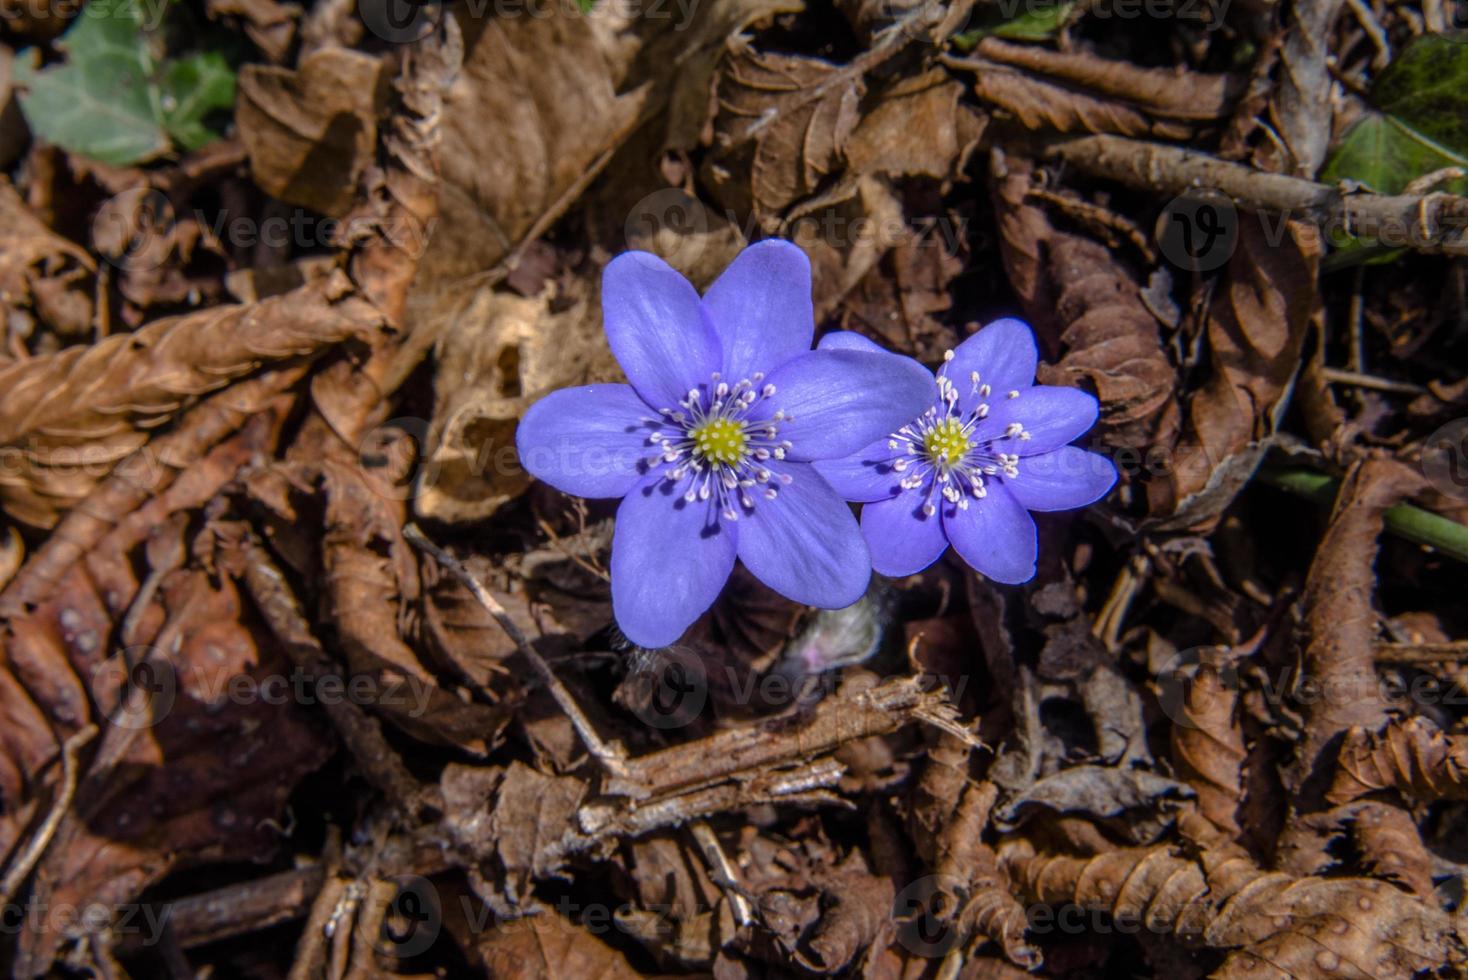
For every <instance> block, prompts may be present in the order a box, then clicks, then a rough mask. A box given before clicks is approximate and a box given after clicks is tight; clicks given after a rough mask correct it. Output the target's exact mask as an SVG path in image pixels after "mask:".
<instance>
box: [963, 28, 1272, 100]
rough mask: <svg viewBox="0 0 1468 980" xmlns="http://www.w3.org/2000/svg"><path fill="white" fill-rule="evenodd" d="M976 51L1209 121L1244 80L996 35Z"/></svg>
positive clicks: (1234, 97) (1094, 89)
mask: <svg viewBox="0 0 1468 980" xmlns="http://www.w3.org/2000/svg"><path fill="white" fill-rule="evenodd" d="M978 53H979V55H980V56H981V57H984V58H988V59H989V60H991V61H995V62H998V63H1000V64H1004V65H1009V66H1011V67H1014V68H1022V69H1024V70H1026V71H1030V72H1035V73H1037V74H1041V75H1049V76H1050V77H1051V78H1054V79H1057V80H1059V81H1061V82H1065V83H1067V84H1069V85H1073V86H1077V87H1079V88H1083V89H1086V90H1087V91H1093V92H1098V93H1101V94H1103V95H1108V96H1111V97H1113V98H1118V99H1124V100H1125V101H1127V102H1131V103H1132V104H1134V105H1136V106H1137V107H1138V108H1139V109H1142V110H1144V111H1146V112H1148V113H1151V114H1153V115H1157V116H1165V117H1167V118H1170V119H1190V120H1207V119H1220V118H1222V117H1223V116H1226V115H1228V113H1229V112H1230V110H1231V107H1232V105H1233V102H1234V100H1235V99H1236V98H1237V97H1238V95H1239V93H1240V91H1241V90H1242V88H1243V81H1244V80H1243V79H1242V78H1241V77H1238V76H1235V75H1209V74H1205V73H1203V72H1197V71H1182V70H1177V69H1171V68H1139V67H1137V66H1136V65H1133V64H1130V63H1128V62H1125V61H1114V60H1111V59H1108V58H1101V57H1098V56H1096V55H1094V54H1091V53H1089V52H1087V51H1051V50H1049V49H1047V48H1043V47H1039V46H1037V45H1031V44H1013V43H1010V42H1008V41H1002V40H1000V39H999V38H997V37H986V38H984V40H982V41H980V42H979V46H978Z"/></svg>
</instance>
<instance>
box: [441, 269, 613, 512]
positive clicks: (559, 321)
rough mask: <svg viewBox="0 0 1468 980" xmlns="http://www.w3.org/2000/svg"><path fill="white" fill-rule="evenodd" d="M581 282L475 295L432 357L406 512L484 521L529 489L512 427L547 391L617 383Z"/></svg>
mask: <svg viewBox="0 0 1468 980" xmlns="http://www.w3.org/2000/svg"><path fill="white" fill-rule="evenodd" d="M589 288H590V284H589V282H588V280H587V279H585V278H572V277H565V278H563V279H560V280H553V281H552V282H551V283H550V284H548V285H547V288H546V289H545V290H543V291H542V292H541V293H539V294H538V295H536V296H531V297H519V296H514V295H512V294H508V293H502V292H494V291H487V290H486V291H481V292H479V293H477V294H476V295H475V296H474V298H473V301H472V304H471V307H470V309H469V310H468V311H467V314H468V315H467V317H466V319H465V321H464V325H463V326H462V327H461V328H460V329H457V330H453V331H450V332H448V333H446V334H445V335H444V336H443V338H442V339H441V340H440V342H439V347H438V351H437V359H438V370H437V373H436V386H435V387H436V390H435V404H434V411H433V421H432V423H431V425H430V427H429V430H428V448H427V454H428V455H427V459H426V461H425V464H424V466H423V468H422V472H421V475H420V476H419V478H418V494H417V495H416V496H415V497H414V503H413V507H414V510H415V511H416V512H417V513H418V514H419V515H421V516H423V517H431V518H434V519H436V520H443V521H468V520H479V519H482V518H484V517H488V516H489V515H490V514H493V513H494V512H495V511H496V510H498V509H499V508H500V507H501V506H502V505H503V504H504V503H505V502H507V501H509V500H511V499H513V498H514V497H517V496H519V494H520V493H521V492H523V491H524V490H525V488H526V487H528V486H529V485H530V477H529V475H528V474H526V473H525V472H524V470H522V469H521V468H520V463H519V457H518V455H517V454H516V452H515V427H516V425H517V423H518V420H519V417H520V415H521V414H523V413H524V411H525V408H526V407H527V406H528V405H529V404H530V403H531V402H532V401H534V400H535V398H537V397H539V396H540V395H542V394H544V393H545V392H547V391H550V390H553V389H555V388H559V387H563V386H567V385H576V384H587V383H590V382H592V381H613V380H620V379H621V377H622V375H621V370H620V368H618V367H617V365H616V362H615V361H614V360H613V359H612V356H611V351H610V350H609V349H608V347H607V343H606V338H605V336H604V335H603V333H602V329H601V323H600V316H599V315H598V311H597V307H596V302H595V296H594V295H592V294H590V293H588V292H587V291H586V290H588V289H589Z"/></svg>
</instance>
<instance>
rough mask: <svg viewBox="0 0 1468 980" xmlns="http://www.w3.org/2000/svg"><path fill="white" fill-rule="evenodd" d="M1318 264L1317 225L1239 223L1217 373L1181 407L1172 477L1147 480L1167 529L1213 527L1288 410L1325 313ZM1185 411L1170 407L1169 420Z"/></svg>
mask: <svg viewBox="0 0 1468 980" xmlns="http://www.w3.org/2000/svg"><path fill="white" fill-rule="evenodd" d="M1274 232H1277V233H1278V235H1279V241H1277V242H1271V240H1270V239H1271V237H1272V235H1273V233H1274ZM1319 264H1320V236H1319V235H1318V234H1315V233H1314V231H1313V229H1311V228H1307V227H1304V226H1303V225H1301V224H1300V223H1299V222H1285V221H1284V219H1280V223H1279V224H1276V225H1275V226H1274V229H1273V231H1271V230H1270V229H1269V228H1268V227H1267V224H1266V223H1265V222H1259V221H1242V222H1240V223H1239V236H1238V245H1237V248H1236V249H1235V251H1234V253H1233V257H1232V258H1231V259H1230V260H1229V263H1228V265H1227V266H1225V272H1224V277H1223V281H1222V282H1221V283H1220V284H1219V287H1218V289H1217V290H1216V291H1215V292H1214V294H1213V300H1212V303H1211V305H1210V306H1209V316H1208V325H1207V329H1206V336H1207V341H1208V350H1209V363H1210V365H1211V368H1212V373H1211V375H1210V376H1209V377H1208V379H1207V380H1206V381H1205V382H1204V383H1203V387H1202V388H1201V389H1200V390H1199V391H1198V392H1197V393H1196V394H1194V395H1193V397H1192V399H1191V400H1190V401H1189V402H1188V403H1187V407H1186V411H1185V412H1183V413H1182V414H1183V417H1182V429H1181V436H1180V438H1179V439H1178V442H1177V445H1176V446H1175V448H1174V449H1173V451H1172V453H1171V459H1172V465H1171V467H1170V472H1169V473H1168V475H1167V476H1168V478H1167V479H1166V480H1154V481H1152V482H1151V483H1149V484H1148V494H1149V497H1150V498H1151V510H1152V512H1153V513H1154V514H1158V515H1168V516H1166V517H1165V519H1163V520H1160V521H1159V523H1158V524H1157V527H1158V528H1160V529H1163V530H1182V529H1185V528H1199V527H1206V526H1208V525H1210V524H1211V523H1212V522H1213V521H1214V520H1216V519H1217V517H1218V515H1219V514H1221V513H1222V512H1223V510H1224V508H1225V507H1227V506H1228V504H1229V503H1230V502H1231V501H1232V500H1233V499H1234V497H1235V496H1237V494H1238V492H1239V491H1240V490H1241V489H1242V488H1243V486H1244V484H1246V483H1247V482H1248V481H1249V479H1250V478H1251V477H1252V476H1253V473H1254V470H1255V468H1256V467H1257V466H1258V464H1259V460H1260V459H1262V458H1263V454H1264V452H1265V450H1266V449H1267V448H1268V445H1269V443H1268V440H1269V439H1270V438H1271V437H1272V436H1273V435H1274V433H1275V432H1276V431H1277V429H1278V427H1279V424H1280V421H1281V419H1282V418H1283V415H1284V411H1285V409H1286V408H1287V407H1288V404H1289V394H1290V390H1291V386H1292V383H1293V381H1294V378H1295V373H1296V371H1297V370H1298V369H1299V366H1300V350H1301V347H1302V346H1303V345H1304V342H1305V337H1306V335H1307V334H1308V333H1309V332H1310V330H1311V329H1312V328H1313V326H1314V325H1315V324H1316V322H1317V320H1318V319H1319V318H1320V317H1321V316H1322V315H1323V311H1322V308H1321V301H1320V294H1319V289H1318V271H1319ZM1178 411H1179V409H1178V408H1177V407H1176V406H1172V407H1170V408H1169V409H1168V411H1167V412H1166V413H1164V416H1163V419H1164V421H1163V424H1164V426H1165V427H1166V426H1169V425H1170V424H1173V421H1174V420H1173V413H1175V412H1178Z"/></svg>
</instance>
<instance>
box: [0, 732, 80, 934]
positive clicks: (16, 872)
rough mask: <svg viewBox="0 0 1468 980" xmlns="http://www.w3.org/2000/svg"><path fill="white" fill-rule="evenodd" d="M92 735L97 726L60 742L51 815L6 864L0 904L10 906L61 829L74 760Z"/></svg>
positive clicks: (73, 788) (68, 802)
mask: <svg viewBox="0 0 1468 980" xmlns="http://www.w3.org/2000/svg"><path fill="white" fill-rule="evenodd" d="M96 735H97V726H96V725H88V726H87V727H86V728H83V729H82V730H81V731H79V732H76V733H75V734H73V735H72V736H71V737H70V738H68V739H67V740H66V741H65V742H64V743H62V746H61V792H60V794H59V795H58V796H57V797H56V802H55V803H54V804H53V805H52V807H51V812H49V813H47V814H46V819H45V820H44V821H42V822H41V826H40V827H39V828H38V829H37V830H36V833H35V836H33V837H32V838H31V839H30V841H29V842H28V843H27V844H26V846H25V849H24V850H22V851H21V852H20V853H19V854H18V855H16V858H15V860H14V861H12V862H11V864H10V869H9V870H8V871H6V872H5V877H4V879H3V880H0V905H9V904H10V900H11V899H12V898H14V897H15V893H16V892H17V891H19V890H20V886H21V884H22V883H23V882H24V881H25V880H26V878H27V877H29V876H30V873H31V871H32V870H34V869H35V867H36V862H37V861H39V860H41V855H42V854H44V853H46V848H47V847H48V846H49V845H50V844H51V839H52V838H53V837H55V836H56V830H57V828H59V827H60V826H61V821H62V820H63V819H64V818H65V817H66V814H67V812H68V811H70V810H71V801H72V800H73V799H75V798H76V783H77V765H76V757H77V754H78V753H79V752H81V750H82V747H83V746H84V745H86V744H87V743H88V742H90V741H91V740H92V739H93V738H95V737H96Z"/></svg>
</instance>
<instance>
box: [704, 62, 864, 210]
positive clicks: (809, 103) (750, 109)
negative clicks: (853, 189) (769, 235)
mask: <svg viewBox="0 0 1468 980" xmlns="http://www.w3.org/2000/svg"><path fill="white" fill-rule="evenodd" d="M864 91H865V84H864V82H863V80H862V69H861V67H860V66H855V67H854V66H851V65H847V66H840V65H834V64H832V63H831V62H829V61H823V60H822V59H820V58H806V57H797V56H794V55H784V54H772V53H765V52H760V51H756V50H755V49H754V48H753V47H750V46H748V45H743V46H741V47H740V48H739V49H737V50H736V51H734V52H733V53H732V54H730V55H729V57H728V58H727V59H726V60H725V62H724V65H723V69H722V71H721V73H720V76H719V80H718V83H717V87H716V89H715V92H716V95H717V98H718V106H719V111H718V114H717V115H716V116H715V117H714V122H713V126H714V143H713V148H714V155H713V157H712V158H711V160H710V162H709V163H708V165H707V166H706V168H705V171H706V172H705V174H704V177H705V180H706V181H707V182H708V184H709V187H710V188H711V189H712V191H713V193H714V196H715V198H716V199H717V200H718V201H719V202H720V203H721V204H723V205H724V206H725V207H727V208H730V209H731V210H733V211H735V212H737V213H740V214H752V215H754V217H755V219H756V220H757V221H758V222H759V224H760V225H761V226H762V227H763V228H764V229H765V230H766V231H773V230H774V229H775V228H776V227H778V225H779V220H780V216H781V215H782V214H783V213H784V211H785V209H786V208H788V207H789V206H790V205H791V204H793V203H794V202H796V201H797V200H799V199H801V198H804V197H808V196H810V195H812V194H814V193H815V192H816V191H817V190H819V189H820V188H821V186H822V184H823V183H824V182H825V181H826V180H827V178H829V177H830V176H831V175H832V174H833V173H835V172H837V171H838V170H839V168H840V165H841V161H842V154H843V151H844V149H845V147H846V143H847V140H848V139H850V137H851V134H852V131H853V130H854V129H855V128H856V123H857V119H858V118H859V113H858V109H859V106H860V102H861V97H862V94H863V92H864Z"/></svg>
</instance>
